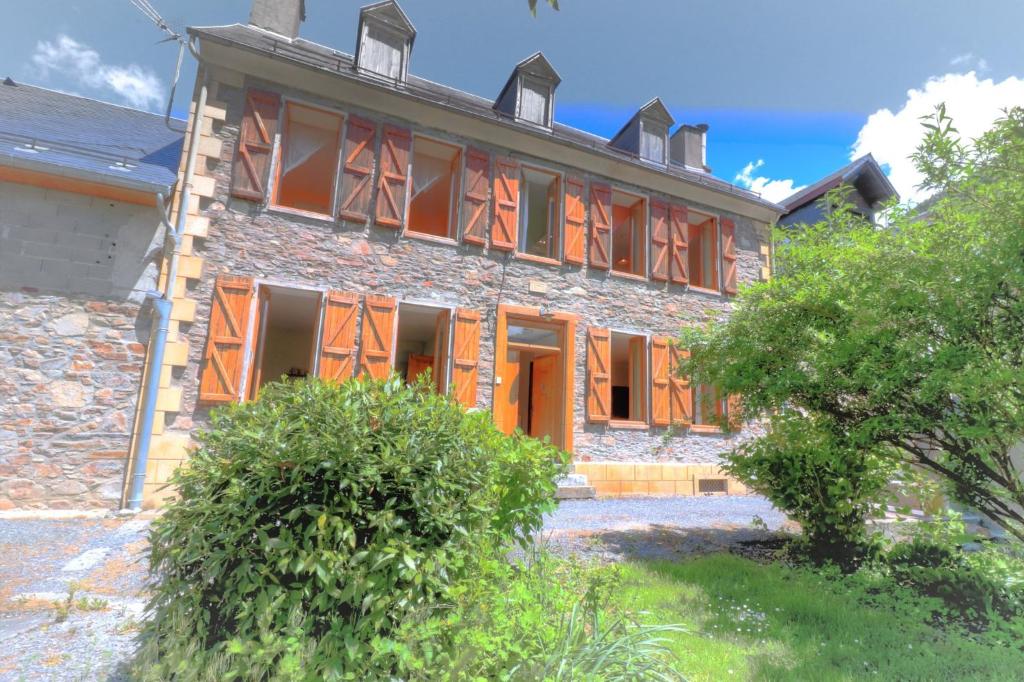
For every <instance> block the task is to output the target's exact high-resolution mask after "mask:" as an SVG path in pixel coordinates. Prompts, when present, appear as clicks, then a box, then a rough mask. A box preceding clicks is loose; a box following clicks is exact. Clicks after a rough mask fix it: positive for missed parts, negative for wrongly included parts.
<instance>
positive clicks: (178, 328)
mask: <svg viewBox="0 0 1024 682" xmlns="http://www.w3.org/2000/svg"><path fill="white" fill-rule="evenodd" d="M302 19H303V3H302V2H301V0H285V1H281V2H270V1H269V0H255V1H254V3H253V5H252V11H251V16H250V19H249V22H248V24H234V25H229V26H216V27H201V28H191V29H189V33H190V36H191V39H192V46H193V49H194V54H195V55H196V57H197V59H198V60H199V63H200V68H199V73H198V76H197V82H196V86H195V90H194V96H193V106H192V112H193V116H192V119H191V120H190V123H189V133H187V136H186V144H185V146H186V153H187V152H188V149H189V148H190V147H191V146H192V140H193V138H194V144H195V146H196V149H197V162H196V163H195V175H194V177H184V175H179V182H178V189H179V192H180V191H181V190H182V189H183V188H185V187H186V186H188V187H191V188H192V196H191V197H190V198H189V199H188V200H187V201H185V202H184V204H185V205H184V210H185V211H186V214H187V218H186V221H185V240H184V242H183V244H182V249H181V254H182V256H181V258H183V259H187V262H188V267H184V268H179V269H178V271H177V276H176V281H175V282H174V286H173V290H174V292H175V296H176V297H175V300H174V309H175V311H176V313H177V314H176V315H175V316H174V319H173V320H172V322H171V327H170V331H169V337H168V350H167V353H166V360H165V362H164V367H163V368H162V370H161V372H160V376H161V378H162V379H164V381H165V384H162V385H161V388H160V396H159V400H158V409H157V418H156V420H155V423H154V429H153V433H152V434H150V435H151V437H152V440H151V445H150V448H149V450H148V452H142V453H139V452H133V462H132V467H133V468H136V469H139V468H141V467H143V466H144V467H145V470H146V495H147V500H148V501H147V504H155V503H156V502H157V498H158V497H159V495H158V494H157V492H156V491H157V490H158V488H159V486H160V485H161V484H162V483H163V482H164V481H165V480H166V479H167V477H168V476H169V475H170V473H171V472H172V471H173V469H174V468H175V467H177V466H179V465H180V464H181V463H182V462H183V461H185V460H186V459H187V456H188V449H189V447H190V443H191V435H192V433H193V430H194V429H195V428H197V427H199V426H201V425H202V424H204V423H205V422H206V421H207V419H208V415H209V410H210V409H211V408H212V407H215V406H217V405H220V404H224V403H226V402H231V401H236V400H247V399H251V398H252V397H254V396H256V395H257V394H258V392H259V390H260V387H261V386H262V385H264V384H265V383H266V382H267V381H272V380H277V379H280V378H281V377H303V376H313V375H317V376H321V377H328V378H331V379H339V380H340V379H345V378H348V377H351V376H355V375H360V374H369V375H372V376H384V375H386V374H387V373H388V372H390V371H392V369H393V370H395V371H397V372H399V373H400V374H402V375H403V376H405V377H407V378H412V377H414V376H416V375H418V374H419V373H420V372H423V371H425V370H427V369H430V370H431V371H432V375H433V377H434V380H435V382H436V383H437V385H438V387H439V388H440V389H441V390H447V389H449V388H451V389H453V390H454V392H455V395H456V396H457V397H458V399H459V400H461V401H462V402H463V403H464V404H465V405H466V406H467V407H472V408H480V409H487V410H492V411H493V414H494V418H495V420H496V422H497V424H498V425H499V426H500V427H501V428H502V429H504V430H506V431H511V430H513V429H515V428H517V427H518V428H522V429H523V430H524V431H526V432H528V433H530V434H533V435H536V436H548V437H550V438H551V439H552V441H553V442H554V443H556V444H558V445H559V446H561V447H563V448H565V449H566V450H568V451H570V452H572V453H573V456H574V462H575V467H576V472H577V473H578V474H581V475H583V476H586V477H587V478H588V480H589V483H590V485H592V486H593V487H594V488H595V489H596V491H597V493H598V494H599V495H619V494H695V493H712V492H718V493H724V492H739V491H742V487H741V486H739V485H738V484H736V483H734V482H731V481H728V480H727V479H726V478H725V477H724V476H722V475H721V474H720V473H719V471H718V468H717V466H716V465H717V464H718V463H719V461H720V457H721V454H722V453H723V452H725V451H727V450H729V449H731V448H732V447H733V446H734V445H735V439H737V438H742V437H744V434H745V433H746V432H745V431H744V430H740V431H738V432H732V433H722V432H721V430H720V429H719V428H718V426H717V424H718V423H719V421H720V420H722V419H725V418H726V415H727V413H728V411H729V407H730V406H729V401H728V400H726V399H725V396H721V395H719V394H718V393H717V392H716V391H715V389H714V388H713V387H708V386H690V385H689V384H688V382H687V381H685V380H684V379H681V378H676V377H675V376H674V374H673V373H672V372H671V369H672V366H673V364H674V362H675V361H676V359H677V357H678V355H677V354H678V353H682V352H685V351H684V350H681V349H676V348H675V347H674V346H673V345H672V344H671V343H670V339H671V338H672V337H673V336H674V335H675V334H676V332H677V331H678V329H679V327H680V325H682V324H691V323H701V322H703V321H705V320H707V319H708V318H709V316H711V315H725V314H728V313H729V310H730V306H731V296H732V295H733V294H735V292H736V291H737V288H738V287H739V286H741V285H742V284H743V283H744V282H750V281H754V280H757V279H759V278H762V277H767V276H768V273H769V267H770V263H769V254H770V247H769V226H770V225H771V224H772V223H774V222H775V221H776V220H777V219H778V217H779V215H780V214H781V213H782V209H781V207H779V206H777V205H775V204H773V203H770V202H768V201H765V200H763V199H761V198H760V197H758V196H757V195H755V194H752V193H750V192H748V191H745V190H743V189H741V188H738V187H736V186H733V185H731V184H729V183H727V182H724V181H722V180H720V179H717V178H715V177H713V176H712V175H711V174H710V172H709V169H708V168H707V167H706V165H705V160H704V159H705V135H706V132H707V127H706V126H696V125H682V126H678V127H676V129H675V130H673V127H674V126H675V122H674V120H673V118H672V116H671V115H670V114H669V112H668V110H667V109H666V107H665V106H664V105H663V103H662V102H661V100H659V99H657V98H655V99H652V100H651V101H650V102H648V103H647V104H645V105H644V106H643V107H641V108H640V109H639V110H638V111H637V113H636V115H635V116H633V117H632V118H631V119H630V120H629V121H626V122H625V123H624V126H623V128H622V130H621V131H620V132H619V133H618V134H617V135H616V136H615V137H613V138H612V139H611V140H608V139H604V138H601V137H598V136H595V135H591V134H589V133H585V132H582V131H579V130H576V129H574V128H571V127H568V126H565V125H562V124H559V123H558V122H557V121H556V120H555V90H556V89H557V87H558V85H559V82H560V80H561V78H560V76H559V74H558V73H557V72H556V71H555V69H554V68H553V67H552V65H551V64H550V63H549V62H548V60H547V59H545V57H544V56H543V55H542V54H539V53H538V54H535V55H533V56H530V57H528V58H527V59H525V60H523V61H522V62H520V63H519V64H517V65H515V67H514V68H513V69H512V73H511V75H510V76H509V78H508V80H507V82H505V84H504V86H503V87H501V88H500V90H499V93H498V96H497V97H496V98H495V99H493V100H492V99H488V98H484V97H479V96H476V95H471V94H468V93H465V92H462V91H459V90H456V89H454V88H450V87H447V86H444V85H440V84H437V83H434V82H431V81H427V80H425V79H422V78H418V77H416V76H415V75H413V74H412V73H411V69H410V61H411V56H412V48H413V43H414V39H415V36H416V31H415V28H414V26H413V24H412V22H411V21H410V19H409V17H408V16H407V15H406V14H405V13H404V12H403V11H402V9H401V8H400V7H399V6H398V4H397V3H395V2H391V1H387V2H379V3H376V4H373V5H369V6H367V7H364V8H363V9H362V10H361V12H360V13H359V16H358V26H357V31H356V33H357V44H356V46H355V51H354V55H349V54H346V53H343V52H340V51H338V50H336V49H333V48H331V47H326V46H323V45H319V44H316V43H313V42H310V41H307V40H304V39H303V38H301V37H299V35H298V32H299V27H300V25H301V21H302ZM497 89H498V88H496V90H497ZM193 127H195V128H196V133H195V135H194V136H193V134H192V132H191V131H192V129H193ZM185 166H186V164H185V162H184V161H183V162H182V164H181V169H182V173H184V169H185ZM180 203H182V201H181V198H180V196H176V198H175V203H174V210H178V205H179V204H180ZM165 265H166V263H165ZM143 462H145V464H143Z"/></svg>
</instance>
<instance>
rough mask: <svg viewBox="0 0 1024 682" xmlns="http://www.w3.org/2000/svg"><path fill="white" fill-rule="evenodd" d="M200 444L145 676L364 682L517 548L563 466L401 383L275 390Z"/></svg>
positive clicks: (173, 519) (186, 481) (156, 548)
mask: <svg viewBox="0 0 1024 682" xmlns="http://www.w3.org/2000/svg"><path fill="white" fill-rule="evenodd" d="M198 440H199V444H200V447H199V449H198V450H197V451H196V453H195V454H194V455H193V456H192V459H191V462H190V466H188V467H186V468H182V469H180V470H179V472H178V473H177V474H176V476H175V478H174V480H173V483H174V485H176V486H177V489H178V491H179V493H180V499H178V501H176V502H175V503H174V504H172V505H170V506H169V507H168V508H167V510H166V512H165V514H164V515H163V516H162V517H161V518H159V519H158V520H157V521H156V522H155V523H154V525H153V530H152V532H151V536H150V541H151V544H152V550H151V570H152V572H153V576H154V585H153V592H154V596H153V599H152V603H151V605H150V610H151V612H152V618H151V619H150V620H149V623H148V624H147V626H146V628H145V630H144V632H143V635H142V641H143V645H142V648H141V649H140V659H139V663H140V665H139V669H140V671H144V673H145V675H146V676H147V677H149V678H153V679H167V678H175V679H194V678H211V679H213V678H217V679H220V678H222V677H228V678H231V677H236V678H244V679H266V678H274V679H361V678H362V673H361V672H360V670H361V669H360V666H361V665H363V663H364V661H365V659H366V658H367V656H368V655H369V654H370V652H371V651H372V650H373V642H376V641H379V640H380V638H382V637H386V636H387V635H388V634H389V633H390V632H391V631H392V630H393V629H394V628H395V627H396V625H397V624H399V623H401V622H402V621H403V619H404V618H405V617H406V616H407V615H408V614H411V613H413V612H415V611H417V610H421V609H423V608H424V607H426V606H428V605H430V604H432V603H434V602H436V601H437V600H438V599H439V598H440V597H443V596H444V595H445V593H446V591H447V590H448V589H449V588H450V586H451V585H452V584H453V583H454V582H455V581H457V580H458V579H460V578H461V577H462V576H464V575H465V574H466V573H467V572H468V571H469V570H470V569H471V568H472V567H473V566H474V564H475V562H476V561H477V560H478V558H479V557H480V556H481V553H480V551H479V550H480V548H482V547H488V546H496V545H498V544H501V543H504V542H506V541H507V540H509V539H518V540H520V541H521V542H523V543H525V542H526V540H525V538H526V536H527V535H528V534H529V533H530V532H531V531H533V530H535V529H537V528H539V527H540V525H541V522H542V513H543V512H544V511H545V510H547V509H549V508H550V507H551V506H552V505H553V498H554V492H555V483H554V478H555V476H556V475H557V474H558V473H559V472H560V470H561V469H562V466H563V465H562V464H561V462H562V461H563V456H562V454H561V453H560V452H559V451H557V450H556V449H555V448H553V447H551V446H549V445H546V444H543V443H541V442H539V441H536V440H534V439H530V438H526V437H522V436H519V435H517V436H512V437H509V436H505V435H504V434H502V433H500V432H499V431H498V430H497V429H496V428H495V427H494V426H493V424H492V423H491V420H490V417H489V415H488V414H486V413H467V412H465V411H464V410H463V409H462V408H461V407H460V406H459V405H458V404H457V403H456V402H455V401H454V400H452V399H451V398H450V397H448V396H441V395H436V394H435V393H434V392H432V391H431V390H430V387H429V386H428V384H427V383H420V384H418V385H416V386H414V387H407V386H405V385H404V384H403V383H402V382H401V381H400V380H399V379H397V378H392V379H390V380H387V381H369V380H359V381H349V382H346V383H344V384H341V385H338V384H333V383H323V382H319V381H303V382H297V383H289V384H277V385H272V386H269V387H267V388H266V389H265V390H264V391H262V392H261V397H260V399H259V400H258V401H255V402H251V403H246V404H242V405H237V406H232V407H228V408H226V409H223V410H220V411H216V412H215V413H214V415H213V417H212V423H211V426H210V428H209V430H207V431H206V432H204V433H202V434H201V435H200V436H199V438H198Z"/></svg>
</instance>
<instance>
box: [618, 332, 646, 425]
mask: <svg viewBox="0 0 1024 682" xmlns="http://www.w3.org/2000/svg"><path fill="white" fill-rule="evenodd" d="M611 383H612V403H611V418H612V419H613V420H618V421H629V422H639V423H645V422H646V421H647V337H646V336H640V335H635V334H625V333H620V332H615V331H613V332H612V333H611Z"/></svg>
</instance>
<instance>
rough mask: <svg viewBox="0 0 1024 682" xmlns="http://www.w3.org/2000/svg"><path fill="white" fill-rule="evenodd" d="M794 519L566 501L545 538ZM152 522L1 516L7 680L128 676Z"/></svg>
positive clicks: (636, 553)
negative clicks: (126, 662) (758, 520)
mask: <svg viewBox="0 0 1024 682" xmlns="http://www.w3.org/2000/svg"><path fill="white" fill-rule="evenodd" d="M755 518H760V519H761V520H762V521H763V524H761V523H757V524H754V523H753V521H754V519H755ZM785 523H786V520H785V517H784V516H783V515H782V514H780V513H779V512H777V511H775V510H774V509H773V508H772V507H771V505H770V504H768V502H766V501H765V500H763V499H761V498H757V497H687V498H632V499H609V500H580V501H565V502H562V503H561V504H560V506H559V508H558V510H557V511H556V512H554V513H553V514H551V515H549V516H548V517H547V518H546V519H545V526H544V532H543V534H542V537H541V538H540V539H539V542H542V543H546V544H547V545H548V546H549V547H550V548H551V549H552V550H554V551H557V552H560V553H563V554H569V553H573V554H579V555H584V556H590V557H596V558H599V559H601V560H606V561H620V560H626V559H633V558H639V559H649V558H682V557H685V556H690V555H695V554H705V553H709V552H716V551H732V550H734V549H735V548H736V547H737V546H739V545H742V544H744V543H746V544H750V543H755V544H756V543H759V542H763V541H765V540H770V539H771V538H772V537H774V536H775V535H776V532H775V531H777V529H779V528H781V527H783V526H784V524H785ZM755 526H756V527H755ZM148 528H149V520H147V519H145V518H128V519H126V518H117V517H110V518H103V519H75V520H60V521H53V520H13V519H2V518H0V680H3V681H6V680H27V681H28V680H30V681H32V682H35V681H36V680H89V681H92V680H120V679H125V678H124V673H123V664H124V661H126V660H127V659H128V658H129V657H130V655H131V652H132V650H133V648H134V638H135V635H136V632H137V631H138V626H139V623H140V621H141V618H142V612H143V608H144V605H145V599H146V597H145V594H144V592H143V586H144V583H145V578H146V563H145V551H146V539H145V537H146V532H147V530H148ZM69 595H73V596H72V597H71V599H70V606H68V604H69Z"/></svg>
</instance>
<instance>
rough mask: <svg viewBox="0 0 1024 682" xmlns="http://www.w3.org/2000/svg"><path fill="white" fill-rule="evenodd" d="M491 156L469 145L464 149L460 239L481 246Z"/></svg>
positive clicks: (484, 232)
mask: <svg viewBox="0 0 1024 682" xmlns="http://www.w3.org/2000/svg"><path fill="white" fill-rule="evenodd" d="M490 170H491V157H490V156H489V155H488V154H487V152H483V151H480V150H479V149H474V148H473V147H470V148H468V149H467V150H466V169H465V171H464V172H463V179H462V186H463V187H464V188H465V194H463V195H462V241H465V242H469V243H470V244H479V245H481V246H483V245H484V244H486V243H487V189H488V186H489V185H490Z"/></svg>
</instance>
